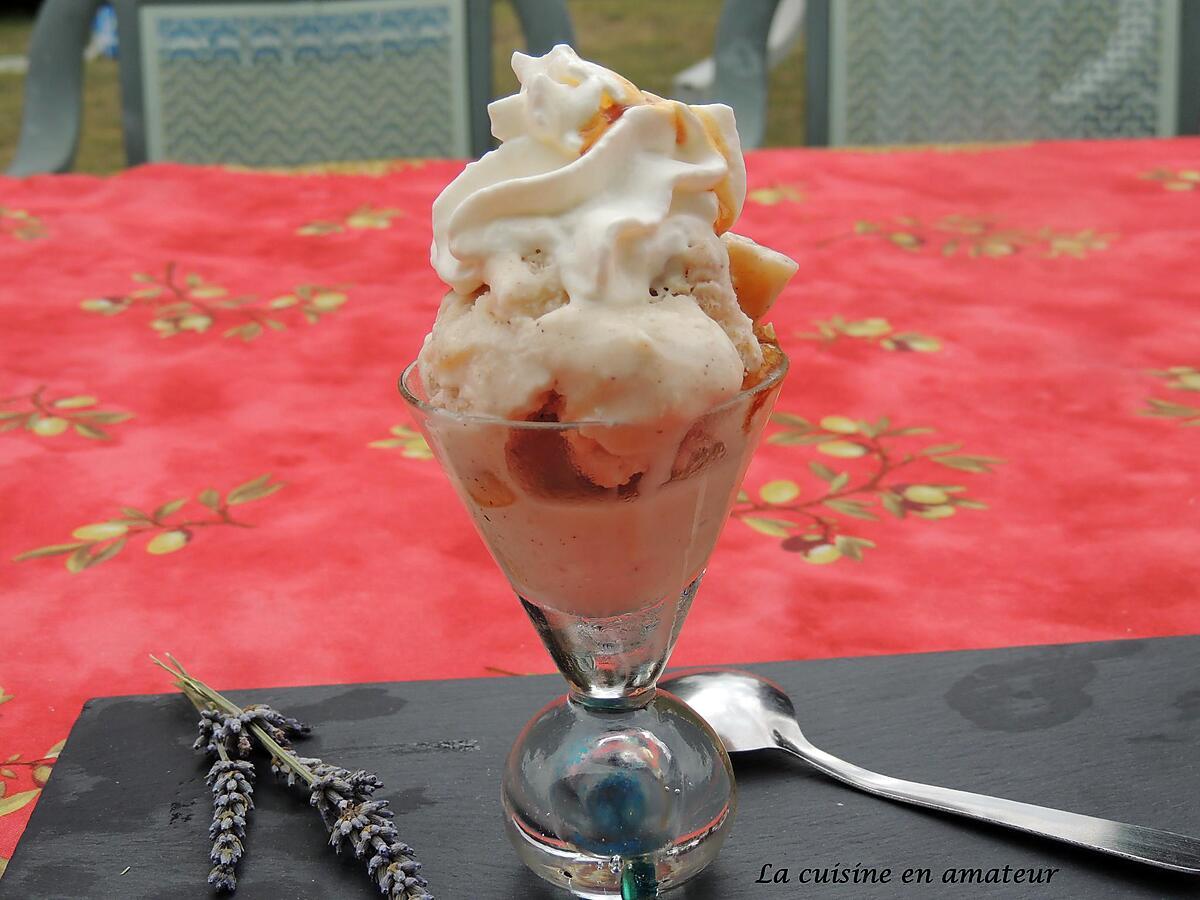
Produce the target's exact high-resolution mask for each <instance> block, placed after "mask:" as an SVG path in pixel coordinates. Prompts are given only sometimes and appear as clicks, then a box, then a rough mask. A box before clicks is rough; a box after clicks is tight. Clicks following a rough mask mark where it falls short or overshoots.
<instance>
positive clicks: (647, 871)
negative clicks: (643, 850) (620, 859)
mask: <svg viewBox="0 0 1200 900" xmlns="http://www.w3.org/2000/svg"><path fill="white" fill-rule="evenodd" d="M654 871H655V869H654V863H653V861H651V860H647V859H645V858H642V857H639V858H635V859H630V860H626V862H625V869H624V871H623V872H622V873H621V900H651V898H653V897H657V896H659V891H658V879H657V878H656V877H655V875H654Z"/></svg>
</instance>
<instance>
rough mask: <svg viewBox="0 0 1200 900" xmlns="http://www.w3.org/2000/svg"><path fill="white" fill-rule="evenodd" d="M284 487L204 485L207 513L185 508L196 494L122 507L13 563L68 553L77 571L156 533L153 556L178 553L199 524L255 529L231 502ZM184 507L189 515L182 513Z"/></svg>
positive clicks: (265, 479) (258, 481) (257, 482)
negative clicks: (145, 506) (150, 507)
mask: <svg viewBox="0 0 1200 900" xmlns="http://www.w3.org/2000/svg"><path fill="white" fill-rule="evenodd" d="M283 487H284V482H281V481H275V482H273V481H271V476H270V474H267V475H260V476H258V477H257V478H255V479H253V480H251V481H247V482H246V483H245V484H240V485H238V486H237V487H235V488H234V489H233V490H231V491H229V492H228V493H226V494H225V495H224V496H222V495H221V494H220V493H219V492H218V491H216V490H215V489H213V488H205V489H204V490H202V491H201V492H200V493H199V494H198V495H197V496H196V497H195V498H194V500H195V504H198V505H199V506H200V507H203V509H204V512H203V513H201V512H200V511H199V510H196V509H195V505H193V506H192V507H190V508H188V509H187V510H186V511H185V507H188V504H189V503H192V502H193V498H192V497H180V498H178V499H176V500H169V501H167V502H166V503H164V504H162V505H161V506H159V507H157V508H156V509H155V510H154V511H153V512H145V511H144V510H141V509H138V508H137V507H133V506H122V507H121V510H120V515H119V516H114V517H113V518H111V519H107V520H105V521H103V522H93V523H91V524H88V525H80V526H79V527H78V528H76V529H75V530H74V531H72V532H71V537H73V538H75V540H74V541H71V542H68V543H65V544H51V545H50V546H47V547H37V548H36V549H33V550H26V551H25V552H24V553H21V554H19V555H17V556H15V557H13V562H24V561H25V560H29V559H41V558H43V557H48V556H63V555H66V557H67V559H66V566H67V571H68V572H71V573H73V574H77V573H79V572H82V571H84V570H85V569H89V568H91V567H92V566H97V565H99V564H100V563H103V562H107V561H108V560H110V559H112V558H113V557H114V556H116V555H117V554H118V553H120V552H121V551H122V550H124V549H125V546H126V544H127V543H128V542H129V539H130V538H133V537H139V536H141V535H150V536H151V537H150V540H149V541H147V542H146V552H147V553H150V554H152V555H154V556H162V555H164V554H167V553H174V552H175V551H177V550H182V549H183V548H184V547H186V546H187V545H188V544H189V543H190V542H191V541H192V540H193V538H194V536H195V535H194V532H195V531H196V530H197V529H200V528H212V527H214V526H232V527H235V528H253V527H254V526H253V525H250V524H249V523H247V522H242V521H239V520H238V519H235V518H234V516H233V512H232V510H231V507H234V506H240V505H241V504H243V503H250V502H251V501H253V500H261V499H262V498H264V497H269V496H271V495H272V494H274V493H275V492H276V491H278V490H280V489H282V488H283ZM181 512H183V513H184V514H183V515H180V513H181Z"/></svg>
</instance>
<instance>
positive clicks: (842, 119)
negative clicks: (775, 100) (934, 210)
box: [716, 0, 1200, 146]
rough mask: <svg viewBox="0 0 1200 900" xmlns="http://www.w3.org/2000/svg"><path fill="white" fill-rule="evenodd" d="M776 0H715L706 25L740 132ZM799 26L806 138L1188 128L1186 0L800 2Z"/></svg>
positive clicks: (1192, 73) (1196, 108)
mask: <svg viewBox="0 0 1200 900" xmlns="http://www.w3.org/2000/svg"><path fill="white" fill-rule="evenodd" d="M777 2H778V0H727V2H726V4H725V7H724V8H723V10H722V15H721V24H720V26H719V28H718V36H717V51H716V60H717V89H716V94H717V96H718V97H719V98H720V99H722V100H725V101H726V102H730V101H732V102H733V105H734V108H735V110H736V111H737V114H738V122H739V124H741V123H742V121H743V118H744V116H743V111H742V110H743V107H744V108H745V109H746V114H745V118H746V119H748V120H749V121H750V122H751V123H752V125H753V128H754V130H753V131H752V132H751V135H752V138H753V139H754V142H757V141H758V140H761V137H762V132H763V128H762V126H761V124H760V123H763V122H765V111H766V93H767V85H766V76H765V69H764V68H763V66H762V62H761V61H762V59H763V49H762V48H764V47H765V41H766V31H767V29H768V28H769V27H770V21H771V15H772V13H773V10H774V7H775V5H776V3H777ZM805 38H806V42H805V53H806V66H807V71H808V79H807V82H808V86H807V96H806V104H807V105H806V109H805V121H806V140H807V142H808V143H809V144H835V145H845V144H851V145H854V144H906V143H927V142H953V141H989V140H1014V139H1038V138H1104V137H1112V138H1116V137H1140V136H1152V135H1160V136H1165V135H1173V134H1194V133H1197V132H1198V131H1200V3H1198V2H1196V0H1037V2H1030V0H903V2H900V0H809V2H808V5H807V18H806V23H805ZM751 58H752V59H751ZM747 60H751V61H749V62H747ZM739 104H740V105H739ZM743 134H744V135H745V132H743ZM747 143H750V145H751V146H753V143H751V142H747Z"/></svg>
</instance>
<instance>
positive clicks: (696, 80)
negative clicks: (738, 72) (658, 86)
mask: <svg viewBox="0 0 1200 900" xmlns="http://www.w3.org/2000/svg"><path fill="white" fill-rule="evenodd" d="M802 34H804V0H779V6H778V8H777V9H776V10H775V13H774V15H773V17H772V19H771V28H770V30H769V31H768V32H767V65H768V67H769V68H771V69H774V68H775V67H776V66H777V65H779V64H780V63H782V62H783V61H784V60H785V59H786V58H787V57H788V55H789V54H790V53H791V52H792V48H793V47H795V46H796V44H797V43H799V41H800V37H801V35H802ZM716 76H717V65H716V63H715V62H714V61H713V58H712V57H711V56H708V57H705V58H704V59H702V60H700V61H699V62H696V63H692V65H690V66H688V67H687V68H686V69H684V70H683V71H682V72H676V73H675V76H674V77H673V78H672V79H671V97H673V98H674V99H676V100H682V101H683V102H684V103H707V102H708V101H709V99H710V98H711V97H712V91H713V82H714V81H715V79H716Z"/></svg>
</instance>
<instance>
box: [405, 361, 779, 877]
mask: <svg viewBox="0 0 1200 900" xmlns="http://www.w3.org/2000/svg"><path fill="white" fill-rule="evenodd" d="M771 349H772V350H773V351H774V352H773V353H772V354H771V364H770V365H764V367H763V369H762V370H761V372H759V373H758V374H757V375H756V376H754V378H753V379H751V380H750V383H747V384H744V385H743V388H742V390H741V391H740V393H738V394H737V395H736V396H734V397H732V398H730V399H728V400H726V401H724V402H722V403H720V404H719V405H717V406H715V407H713V408H712V409H710V410H708V411H707V412H706V413H704V414H703V415H701V416H700V417H699V418H696V419H695V420H692V421H687V422H675V423H670V424H665V423H654V424H644V423H639V424H628V423H621V422H603V421H592V422H561V421H556V420H555V419H554V414H553V412H552V411H551V410H550V408H549V406H548V408H547V410H546V411H545V412H544V413H543V414H541V415H536V416H533V417H531V420H522V421H512V420H506V419H501V418H496V417H490V416H485V415H471V414H464V413H459V412H454V411H450V410H447V409H444V408H440V407H437V406H434V405H432V404H430V403H429V402H428V397H427V394H426V391H425V388H424V386H423V384H422V381H421V376H420V373H419V371H418V368H417V365H416V363H413V364H411V365H409V366H408V368H407V369H406V370H405V372H404V375H403V377H402V378H401V382H400V389H401V393H402V394H403V396H404V399H405V400H406V401H407V402H408V404H409V406H410V408H411V412H412V415H413V417H414V419H415V421H416V423H417V425H418V426H419V427H420V429H421V431H422V433H423V434H424V435H425V438H426V440H427V441H428V442H429V446H430V448H431V449H432V450H433V453H434V455H435V456H436V457H437V459H438V461H439V462H440V463H441V465H442V467H443V468H444V469H445V472H446V474H447V475H448V476H449V478H450V481H451V482H452V483H453V485H454V488H455V490H456V491H457V492H458V495H459V497H460V498H461V500H462V502H463V503H464V504H465V506H466V507H467V510H468V511H469V512H470V514H471V517H472V518H473V519H474V522H475V526H476V528H477V529H478V531H479V533H480V536H481V537H482V538H483V540H484V543H485V544H486V545H487V547H488V549H489V550H490V552H491V554H492V556H493V558H494V559H495V560H496V562H497V564H498V565H499V566H500V568H501V569H502V570H503V572H504V574H505V575H506V576H507V577H508V580H509V582H510V583H511V585H512V587H513V589H514V591H516V593H517V596H518V598H519V599H520V601H521V605H522V606H523V607H524V609H525V612H526V613H527V614H528V616H529V618H530V620H531V621H532V622H533V625H534V628H535V629H536V630H537V632H538V635H539V636H540V637H541V639H542V641H543V642H544V643H545V645H546V649H547V650H548V651H549V652H550V656H551V657H552V658H553V660H554V662H555V665H556V666H557V667H558V669H559V671H560V672H561V673H562V675H563V677H564V678H565V679H566V681H567V685H568V688H569V691H568V693H567V695H566V696H564V697H562V698H560V699H558V700H555V701H554V702H552V703H550V704H549V705H548V706H546V707H545V708H544V709H542V710H541V711H540V712H538V713H537V715H535V716H534V717H533V719H532V720H530V722H529V723H528V724H527V725H526V726H525V728H524V730H523V731H522V732H521V735H520V736H519V737H518V738H517V741H516V744H515V745H514V746H513V748H512V751H511V753H510V755H509V758H508V763H507V766H506V768H505V771H504V775H503V785H502V800H503V806H504V815H505V823H506V828H507V831H508V835H509V838H510V839H511V841H512V843H513V845H514V847H515V848H516V850H517V852H518V854H519V855H520V857H521V859H522V860H523V861H524V863H525V864H526V865H527V866H529V868H531V869H532V870H533V871H534V872H535V873H537V874H538V875H540V876H541V877H542V878H544V879H546V880H547V881H550V882H552V883H554V884H556V885H558V886H560V887H563V888H566V889H568V890H570V891H571V892H573V893H574V894H575V895H577V896H580V897H589V898H601V897H623V898H634V897H652V896H656V894H657V893H659V892H662V891H665V890H669V889H671V888H674V887H676V886H678V885H680V884H682V883H683V882H685V881H686V880H688V879H689V878H691V877H693V876H694V875H696V874H697V873H698V872H700V871H701V870H702V869H703V868H704V867H705V866H706V865H707V864H708V863H709V862H711V861H712V860H713V859H714V858H715V856H716V855H717V852H718V850H719V849H720V847H721V845H722V843H723V842H724V840H725V838H726V836H727V835H728V832H729V828H730V825H731V822H732V819H733V814H734V808H735V796H736V794H735V787H734V779H733V771H732V768H731V766H730V763H729V757H728V756H727V755H726V753H725V750H724V749H723V748H722V746H721V744H720V741H719V740H718V738H717V737H716V735H715V734H714V733H713V731H712V729H710V728H709V727H708V725H707V724H705V722H704V721H703V720H702V719H701V718H700V717H699V716H697V715H696V713H694V712H693V711H692V710H691V709H690V708H689V707H688V706H686V705H685V704H684V703H683V702H682V701H680V700H678V699H677V698H675V697H673V696H672V695H670V694H668V693H666V692H665V691H661V690H656V688H655V683H656V681H657V679H658V677H659V675H660V674H661V673H662V671H663V668H664V667H665V666H666V663H667V660H668V658H669V657H670V654H671V650H672V648H673V647H674V644H675V640H676V638H677V637H678V636H679V631H680V628H681V627H682V625H683V620H684V618H685V617H686V616H687V612H688V610H689V608H690V607H691V604H692V600H693V598H694V597H695V595H696V591H697V588H698V587H699V585H700V580H701V578H702V576H703V574H704V568H705V566H706V565H707V563H708V558H709V555H710V554H711V552H712V549H713V545H714V544H715V543H716V540H717V537H718V536H719V535H720V532H721V528H722V526H723V525H724V523H725V521H726V519H727V518H728V515H729V509H730V506H731V504H732V503H733V500H734V497H735V495H736V492H737V490H738V488H739V486H740V484H741V481H742V477H743V475H744V474H745V472H746V468H747V466H748V465H749V462H750V458H751V455H752V454H753V451H754V447H755V446H756V444H757V442H758V438H759V436H760V434H761V432H762V429H763V426H764V424H765V423H766V421H767V418H768V417H769V416H770V413H771V408H772V406H773V404H774V401H775V397H776V395H777V394H778V391H779V387H780V384H781V383H782V380H783V377H784V375H785V374H786V372H787V359H786V357H784V356H783V354H782V353H780V352H779V351H778V348H775V347H772V348H771ZM614 446H631V447H638V448H640V453H641V456H640V459H641V471H638V472H636V473H635V474H633V475H631V476H630V477H629V479H628V480H627V481H625V482H624V483H623V484H621V485H620V486H618V487H611V488H610V487H602V486H600V485H597V484H596V483H594V482H593V481H591V480H590V479H589V478H588V477H587V476H586V475H585V474H583V473H584V472H585V471H588V470H589V467H588V466H580V465H577V462H578V461H579V459H580V456H581V454H582V455H586V454H596V453H600V454H603V453H605V452H606V451H605V450H603V449H600V448H611V447H614ZM647 448H650V449H649V450H648V449H647ZM594 462H595V460H594V459H593V460H592V464H593V465H594Z"/></svg>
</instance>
